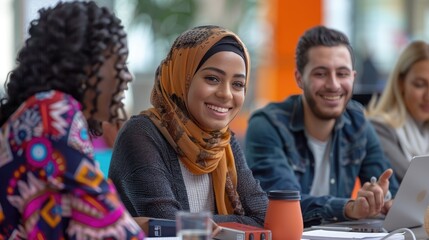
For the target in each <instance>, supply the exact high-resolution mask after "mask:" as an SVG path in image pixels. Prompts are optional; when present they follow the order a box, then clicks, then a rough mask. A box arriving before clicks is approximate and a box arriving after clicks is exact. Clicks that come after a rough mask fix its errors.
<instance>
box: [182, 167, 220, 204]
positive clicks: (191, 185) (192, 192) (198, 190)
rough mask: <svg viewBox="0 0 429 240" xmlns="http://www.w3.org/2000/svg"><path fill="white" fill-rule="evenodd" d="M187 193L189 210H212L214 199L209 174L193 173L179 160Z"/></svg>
mask: <svg viewBox="0 0 429 240" xmlns="http://www.w3.org/2000/svg"><path fill="white" fill-rule="evenodd" d="M179 163H180V169H181V170H182V176H183V181H185V186H186V193H187V195H188V202H189V210H190V212H202V211H209V212H214V209H215V200H214V193H213V183H212V178H211V175H210V174H202V175H195V174H193V173H191V172H190V171H189V170H188V169H187V168H186V167H185V165H184V164H183V163H182V162H181V161H180V160H179Z"/></svg>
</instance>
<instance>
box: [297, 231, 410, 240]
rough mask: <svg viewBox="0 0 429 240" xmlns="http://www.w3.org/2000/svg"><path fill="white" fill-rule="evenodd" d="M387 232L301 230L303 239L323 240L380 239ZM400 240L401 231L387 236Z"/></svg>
mask: <svg viewBox="0 0 429 240" xmlns="http://www.w3.org/2000/svg"><path fill="white" fill-rule="evenodd" d="M387 234H388V233H365V232H341V231H328V230H312V231H306V232H303V235H302V238H303V239H310V240H324V239H336V240H348V239H365V240H372V239H374V240H375V239H381V238H383V237H384V236H386V235H387ZM393 239H397V240H401V239H405V238H404V235H403V234H401V233H397V234H394V235H393V236H391V237H389V240H393Z"/></svg>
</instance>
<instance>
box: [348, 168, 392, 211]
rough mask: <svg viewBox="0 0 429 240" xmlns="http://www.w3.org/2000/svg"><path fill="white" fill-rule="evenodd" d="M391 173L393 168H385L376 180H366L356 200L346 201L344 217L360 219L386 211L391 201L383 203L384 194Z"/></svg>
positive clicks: (387, 189)
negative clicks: (372, 181)
mask: <svg viewBox="0 0 429 240" xmlns="http://www.w3.org/2000/svg"><path fill="white" fill-rule="evenodd" d="M392 174H393V170H392V169H387V170H386V171H384V172H383V173H382V174H381V176H380V177H379V180H378V182H375V183H370V182H366V183H365V184H364V185H363V186H362V188H361V189H360V190H359V191H358V195H357V197H356V200H351V201H349V202H347V204H346V207H345V214H346V217H348V218H352V219H362V218H368V217H374V216H376V215H378V214H379V213H386V212H387V211H388V210H389V208H390V206H391V201H387V202H386V203H385V202H384V196H385V195H386V194H387V192H388V191H389V178H390V177H391V176H392Z"/></svg>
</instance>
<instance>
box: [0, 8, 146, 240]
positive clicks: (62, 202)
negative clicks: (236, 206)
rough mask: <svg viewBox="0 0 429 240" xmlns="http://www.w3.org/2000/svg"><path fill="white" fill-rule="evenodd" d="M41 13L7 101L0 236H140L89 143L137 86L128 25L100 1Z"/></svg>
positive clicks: (0, 146)
mask: <svg viewBox="0 0 429 240" xmlns="http://www.w3.org/2000/svg"><path fill="white" fill-rule="evenodd" d="M39 14H40V16H39V18H38V19H36V20H34V21H32V22H31V24H30V29H29V38H28V39H27V40H26V42H25V44H24V46H23V48H22V49H21V51H20V52H19V54H18V57H17V67H16V68H15V69H14V70H13V71H12V72H11V73H10V75H9V80H8V82H7V83H6V86H5V87H6V96H5V97H4V98H2V99H1V101H0V126H1V129H0V130H1V131H0V182H1V183H2V184H1V185H0V236H3V237H5V238H13V239H21V238H25V239H64V238H65V239H92V238H97V239H105V238H108V239H126V238H133V239H136V238H139V239H141V238H143V235H144V234H143V232H142V231H141V229H140V228H139V227H138V225H137V224H136V223H135V222H134V220H133V219H132V218H131V217H130V215H129V213H128V212H127V211H126V210H125V208H124V206H123V204H122V202H121V201H120V198H119V196H118V195H117V193H116V190H115V187H114V185H113V184H112V183H111V182H110V181H106V180H105V179H104V177H103V174H102V173H101V171H100V169H99V167H98V165H96V164H95V162H94V160H93V146H92V144H91V135H101V134H102V130H101V122H103V121H109V122H115V121H117V120H119V116H118V112H119V111H121V109H122V108H123V104H122V103H121V100H122V98H123V94H124V90H126V89H127V83H128V82H130V81H131V80H132V77H131V74H130V73H129V72H128V69H127V67H126V63H125V61H126V59H127V55H128V47H127V44H126V34H125V32H124V30H123V26H122V25H121V22H120V20H119V19H118V18H117V17H115V16H114V15H113V14H112V13H111V12H110V11H109V10H108V9H106V8H102V7H98V6H97V5H96V4H95V3H94V2H79V1H76V2H65V3H62V2H60V3H58V4H57V5H56V6H55V7H52V8H46V9H41V10H40V11H39Z"/></svg>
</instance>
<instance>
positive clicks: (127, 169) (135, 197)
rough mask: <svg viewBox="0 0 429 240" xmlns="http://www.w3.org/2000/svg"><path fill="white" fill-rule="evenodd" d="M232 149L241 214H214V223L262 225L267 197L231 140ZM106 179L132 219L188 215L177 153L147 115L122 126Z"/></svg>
mask: <svg viewBox="0 0 429 240" xmlns="http://www.w3.org/2000/svg"><path fill="white" fill-rule="evenodd" d="M231 147H232V151H233V153H234V157H235V165H236V169H237V179H238V183H237V192H238V194H239V196H240V200H241V203H242V205H243V208H244V211H245V216H238V215H218V214H216V213H214V216H213V219H214V221H215V222H239V223H244V224H248V225H254V226H263V224H264V218H265V212H266V208H267V204H268V198H267V196H266V193H265V192H264V191H263V190H262V189H261V187H260V186H259V182H258V180H255V178H253V175H252V172H251V171H250V169H249V167H248V166H247V163H246V161H245V159H244V155H243V152H242V150H241V149H240V146H239V144H238V141H237V140H236V139H235V138H234V137H233V136H232V137H231ZM109 178H111V179H112V181H113V182H114V184H115V186H116V188H117V190H118V193H119V195H120V196H121V199H122V201H123V202H124V204H125V206H126V208H127V209H128V211H129V212H130V213H131V215H132V216H133V217H137V216H144V217H153V218H165V219H174V218H175V213H176V212H177V211H179V210H188V211H189V202H188V196H187V194H186V187H185V183H184V181H183V177H182V172H181V169H180V164H179V159H178V157H177V154H176V152H175V151H174V149H173V148H172V147H171V145H170V144H169V143H168V141H167V140H166V139H165V138H164V136H163V135H162V134H161V133H160V132H159V131H158V129H157V128H156V126H155V125H154V124H153V123H152V121H151V120H150V119H149V118H147V117H146V116H143V115H138V116H134V117H132V118H131V119H130V120H129V121H127V122H126V124H125V125H124V126H123V127H122V128H121V131H120V132H119V134H118V137H117V139H116V142H115V146H114V150H113V155H112V161H111V163H110V169H109Z"/></svg>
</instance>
